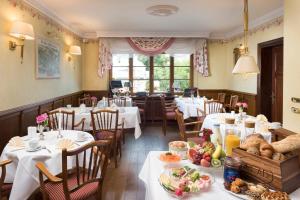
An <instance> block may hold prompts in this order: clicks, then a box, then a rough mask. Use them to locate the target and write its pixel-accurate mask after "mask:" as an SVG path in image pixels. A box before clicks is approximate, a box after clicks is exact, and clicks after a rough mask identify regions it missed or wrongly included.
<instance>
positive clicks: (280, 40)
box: [256, 37, 284, 114]
mask: <svg viewBox="0 0 300 200" xmlns="http://www.w3.org/2000/svg"><path fill="white" fill-rule="evenodd" d="M277 45H284V40H283V37H280V38H277V39H274V40H270V41H266V42H262V43H259V44H258V45H257V65H258V68H259V71H260V72H261V50H262V49H263V48H266V47H273V46H277ZM256 113H257V114H260V113H261V73H259V74H258V75H257V96H256Z"/></svg>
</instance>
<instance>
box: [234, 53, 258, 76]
mask: <svg viewBox="0 0 300 200" xmlns="http://www.w3.org/2000/svg"><path fill="white" fill-rule="evenodd" d="M232 73H233V74H259V69H258V66H257V64H256V62H255V60H254V58H253V56H249V55H242V56H241V57H240V58H239V59H238V61H237V62H236V64H235V67H234V69H233V70H232Z"/></svg>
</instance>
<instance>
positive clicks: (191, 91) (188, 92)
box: [183, 88, 197, 97]
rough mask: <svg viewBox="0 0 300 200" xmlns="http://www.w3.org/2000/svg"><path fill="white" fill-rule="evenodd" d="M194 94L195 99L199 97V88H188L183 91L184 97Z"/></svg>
mask: <svg viewBox="0 0 300 200" xmlns="http://www.w3.org/2000/svg"><path fill="white" fill-rule="evenodd" d="M192 94H193V95H194V97H196V96H197V88H186V89H184V91H183V96H184V97H190V96H191V95H192Z"/></svg>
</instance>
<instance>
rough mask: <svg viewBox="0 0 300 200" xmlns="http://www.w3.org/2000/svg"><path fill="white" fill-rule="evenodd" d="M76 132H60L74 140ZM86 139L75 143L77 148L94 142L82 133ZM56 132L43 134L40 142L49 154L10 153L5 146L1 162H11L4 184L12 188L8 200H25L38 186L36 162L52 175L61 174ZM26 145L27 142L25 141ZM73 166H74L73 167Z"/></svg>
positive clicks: (44, 150)
mask: <svg viewBox="0 0 300 200" xmlns="http://www.w3.org/2000/svg"><path fill="white" fill-rule="evenodd" d="M77 132H78V131H62V135H63V136H64V138H68V139H72V140H74V141H75V140H76V137H77ZM84 133H85V135H86V137H87V139H86V141H84V142H76V144H77V145H76V147H75V148H77V146H78V147H79V146H83V145H84V144H87V143H89V142H91V141H94V138H93V136H91V135H90V134H89V133H86V132H84ZM57 134H58V132H57V131H53V132H47V133H45V135H46V137H45V140H43V141H40V144H41V145H45V146H46V147H47V148H48V149H50V150H51V153H50V152H48V151H47V150H46V149H41V150H39V151H36V152H27V151H26V150H25V149H23V150H18V151H11V150H12V149H11V147H10V146H6V147H5V148H4V150H3V152H2V155H1V160H5V159H11V160H12V161H13V162H12V163H11V164H9V165H7V172H6V178H5V182H6V183H12V182H13V187H12V191H11V194H10V198H9V199H10V200H24V199H27V198H28V197H29V196H30V195H31V194H32V192H33V191H35V190H36V189H37V188H38V187H39V186H40V182H39V175H38V169H37V168H36V167H35V164H36V162H38V161H41V162H43V163H45V165H46V167H47V168H48V169H49V171H50V172H51V173H53V174H59V173H61V172H62V169H61V166H62V157H61V150H60V149H57V147H56V144H57V142H58V139H57ZM25 142H26V143H27V141H25ZM68 161H69V162H70V164H72V163H74V161H75V160H74V161H72V160H71V159H70V160H68ZM73 166H74V165H73Z"/></svg>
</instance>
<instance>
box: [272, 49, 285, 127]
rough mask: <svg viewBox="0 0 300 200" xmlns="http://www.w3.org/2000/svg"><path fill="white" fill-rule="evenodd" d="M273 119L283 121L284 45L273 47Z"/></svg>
mask: <svg viewBox="0 0 300 200" xmlns="http://www.w3.org/2000/svg"><path fill="white" fill-rule="evenodd" d="M272 65H273V66H272V69H273V70H272V77H273V78H272V121H274V122H282V107H283V45H279V46H275V47H273V48H272Z"/></svg>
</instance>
